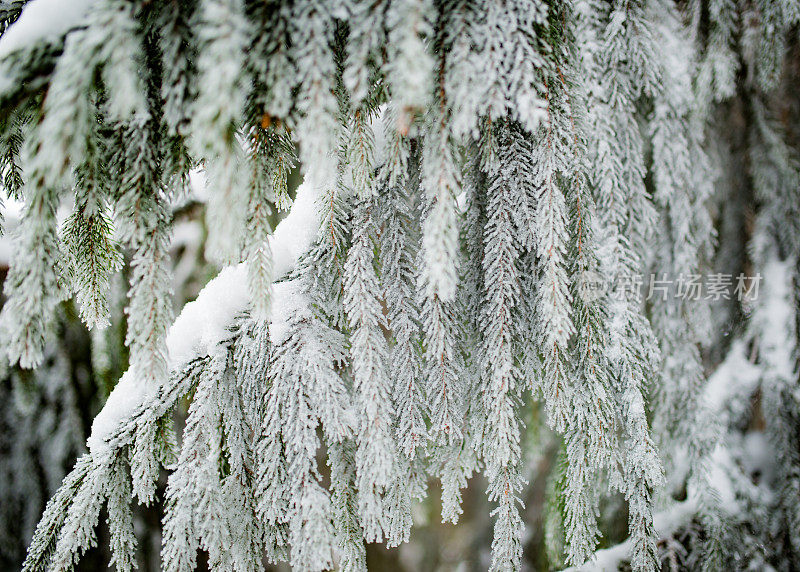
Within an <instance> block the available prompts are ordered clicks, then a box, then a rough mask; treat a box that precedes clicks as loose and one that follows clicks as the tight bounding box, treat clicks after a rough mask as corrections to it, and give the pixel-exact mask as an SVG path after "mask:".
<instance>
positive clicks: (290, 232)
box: [87, 183, 320, 456]
mask: <svg viewBox="0 0 800 572" xmlns="http://www.w3.org/2000/svg"><path fill="white" fill-rule="evenodd" d="M319 195H320V193H319V190H317V189H315V188H312V187H311V185H308V184H305V183H304V184H302V185H300V187H299V188H298V189H297V198H296V199H295V201H294V204H293V205H292V209H291V211H290V212H289V214H288V215H287V216H286V218H284V219H283V220H282V221H281V222H280V223H278V226H277V227H276V228H275V232H274V233H273V235H272V236H271V237H270V246H271V247H272V252H273V257H274V260H273V265H274V269H275V276H283V275H285V274H287V273H288V272H290V271H291V270H292V269H293V268H294V266H295V265H296V264H297V261H298V260H299V258H300V256H301V255H302V254H303V253H304V252H305V251H306V250H308V248H309V247H310V246H311V244H312V242H313V241H314V239H315V238H316V234H317V229H318V228H319V218H318V216H317V212H318V211H317V208H316V202H317V199H318V197H319ZM301 296H302V292H301V291H300V289H299V282H298V281H296V280H290V281H287V282H283V283H278V284H274V285H273V303H272V311H271V312H272V313H271V316H270V329H271V337H272V339H273V340H277V339H283V338H284V337H285V336H286V334H287V331H288V326H289V322H290V321H291V319H292V318H293V317H295V316H296V315H297V313H298V311H299V309H301V308H303V307H307V305H306V304H305V301H304V300H303V299H302V298H301ZM249 303H250V296H249V294H248V290H247V265H246V263H244V262H243V263H240V264H237V265H236V266H229V267H227V268H224V269H223V270H222V271H221V272H220V273H219V274H218V275H217V276H216V277H215V278H214V279H213V280H211V281H210V282H209V283H208V284H207V285H206V286H205V288H203V289H202V290H201V291H200V294H198V296H197V299H196V300H194V301H193V302H189V303H188V304H186V305H185V306H184V307H183V310H182V311H181V313H180V315H179V316H178V318H177V319H176V320H175V322H174V323H173V324H172V326H171V327H170V329H169V332H168V333H167V353H168V360H169V368H170V371H177V370H179V369H181V368H182V367H184V366H185V365H186V364H188V363H189V362H190V361H191V360H193V359H195V358H198V357H202V356H206V355H211V354H212V353H213V352H214V351H216V350H217V347H218V345H219V343H220V342H221V341H222V340H223V339H225V337H227V336H228V335H229V331H228V327H229V326H230V325H231V324H232V323H233V321H234V318H235V317H236V315H237V314H240V313H241V312H243V311H244V310H246V309H247V307H248V305H249ZM157 389H158V388H157V387H152V386H148V384H146V383H145V382H143V381H142V380H140V379H138V378H137V377H136V376H135V375H134V374H133V373H132V371H131V370H130V369H129V370H128V371H127V372H125V374H124V375H123V376H122V378H121V379H120V381H119V383H117V385H116V386H115V387H114V390H113V391H112V392H111V395H110V396H109V397H108V401H106V404H105V406H104V407H103V409H102V410H101V411H100V413H99V414H98V415H97V417H95V420H94V422H93V423H92V434H91V436H90V437H89V439H88V440H87V445H88V447H89V451H90V452H91V453H92V455H94V456H97V455H102V454H104V453H106V452H107V450H108V446H109V445H108V442H107V440H108V438H109V437H110V436H111V435H112V434H113V432H114V431H115V430H116V429H117V428H118V427H119V425H120V424H121V423H122V422H124V421H125V420H126V419H127V418H129V417H130V416H131V415H132V414H133V413H134V412H135V411H136V409H137V408H138V407H139V406H140V404H142V403H144V402H145V401H146V400H147V399H149V398H151V397H153V396H154V395H155V394H156V391H157Z"/></svg>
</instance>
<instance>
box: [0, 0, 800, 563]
mask: <svg viewBox="0 0 800 572" xmlns="http://www.w3.org/2000/svg"><path fill="white" fill-rule="evenodd" d="M798 24H800V7H798V4H797V2H794V1H791V0H781V1H767V0H756V1H750V0H748V1H745V0H694V1H690V2H673V1H671V0H613V1H610V2H606V1H601V0H377V1H376V0H373V1H366V0H344V1H342V0H291V1H290V0H259V1H255V0H72V1H70V2H64V1H62V0H30V1H28V2H25V1H16V0H15V1H3V2H0V182H1V183H2V187H3V188H4V190H5V193H6V195H7V197H8V198H13V199H14V200H17V201H21V202H23V203H24V211H23V215H22V218H21V221H20V223H19V225H18V226H17V227H16V228H15V229H14V230H13V254H12V257H11V265H10V269H9V272H8V276H7V278H6V280H5V287H4V288H5V289H4V292H5V297H6V299H5V302H4V304H3V308H2V313H1V314H0V336H1V337H0V340H1V343H0V347H2V351H3V354H4V358H3V359H6V360H7V361H8V363H9V364H10V365H11V366H13V367H21V368H36V367H50V365H48V364H46V363H45V364H44V365H43V362H44V358H45V355H46V353H47V352H46V348H47V343H48V341H49V340H51V339H52V332H51V329H52V323H53V317H54V315H55V313H56V310H57V309H58V307H59V304H60V303H61V302H63V301H64V300H65V299H67V298H70V297H74V299H75V302H76V304H77V306H78V308H79V314H80V318H81V319H82V320H83V322H84V323H85V325H86V327H88V328H94V329H100V328H103V327H105V326H107V325H108V324H109V321H110V317H111V314H112V310H113V308H111V306H110V301H109V300H110V289H111V283H112V281H113V280H114V275H115V273H117V272H119V271H120V270H121V268H122V267H123V265H124V260H125V258H124V257H123V253H125V254H128V255H129V260H130V268H129V269H128V272H127V276H128V277H129V282H130V284H129V287H128V296H127V306H126V309H125V312H126V316H127V335H126V337H125V343H126V345H127V346H128V348H129V350H130V360H129V362H130V366H129V369H128V370H127V372H126V373H125V374H124V375H123V376H122V378H121V379H120V380H119V382H118V383H117V384H116V386H115V388H114V390H113V392H112V393H111V395H110V396H109V398H108V400H107V402H106V404H105V406H104V407H103V409H102V411H101V412H100V413H99V415H98V416H97V417H96V418H95V420H94V423H93V425H92V433H91V437H90V438H89V440H88V443H87V448H88V450H87V452H85V453H84V454H83V455H82V456H81V457H80V458H79V459H78V461H77V463H76V464H75V467H74V468H73V470H72V472H71V473H69V475H68V476H67V477H66V478H65V479H64V481H63V484H62V485H61V488H60V489H58V492H57V493H56V494H55V495H54V496H53V498H52V499H51V500H50V502H49V503H48V505H47V508H46V510H45V512H44V514H43V515H42V517H41V520H40V522H39V525H38V527H37V528H36V531H35V533H34V535H33V538H32V540H31V542H30V546H29V549H28V554H27V559H26V560H25V562H24V567H23V569H24V570H25V571H26V572H39V571H45V570H70V569H72V568H73V567H74V566H75V565H76V563H77V562H78V561H79V560H80V558H81V556H82V555H83V554H84V553H85V552H86V551H87V550H88V549H89V548H91V547H92V546H94V545H95V544H96V543H97V534H96V530H95V529H96V527H97V525H98V521H99V519H100V516H101V514H105V515H107V525H108V526H107V530H108V539H109V550H110V553H111V554H112V563H113V565H114V566H115V567H116V569H117V570H120V571H123V570H131V569H133V568H134V567H136V565H137V534H136V530H135V527H134V518H133V513H132V507H133V506H134V504H135V503H142V504H145V505H149V504H152V503H158V504H159V505H160V506H161V507H163V522H162V524H163V527H162V547H161V565H162V568H163V569H165V570H174V571H186V572H189V571H191V570H194V569H195V568H196V567H197V566H198V554H199V553H200V552H203V553H204V554H205V556H204V558H205V560H206V561H207V566H208V568H209V569H211V570H218V571H231V570H233V571H241V572H252V571H255V570H263V569H264V568H265V566H266V565H267V563H277V562H281V561H285V562H288V563H289V564H290V565H291V566H292V568H293V569H297V570H328V569H333V568H337V569H342V570H363V569H366V566H367V558H366V550H367V549H366V546H367V544H369V543H385V544H386V545H387V546H388V547H394V546H398V545H400V544H403V543H405V542H408V541H409V538H410V536H411V531H412V527H413V525H414V520H415V511H414V510H413V508H414V506H415V504H416V503H420V502H426V499H427V498H430V495H428V492H429V491H428V489H429V487H431V488H432V487H437V488H438V487H440V489H441V519H442V521H443V522H448V523H457V521H458V519H459V517H460V515H461V514H462V512H463V509H462V506H461V504H462V495H463V491H464V489H465V488H466V487H468V486H472V487H475V486H485V487H486V496H487V502H488V504H489V505H490V506H491V508H490V515H491V518H492V519H493V539H492V540H491V555H488V554H487V555H486V559H485V561H484V562H482V563H480V564H476V563H474V564H475V566H478V567H483V568H485V567H489V569H491V570H494V571H506V570H521V569H525V568H526V567H528V566H529V564H530V562H526V560H525V550H526V543H527V542H528V541H529V537H530V535H529V534H528V531H527V530H526V523H527V522H528V517H529V516H530V515H528V514H527V512H526V506H525V503H526V498H527V496H528V495H527V490H528V487H529V486H530V482H531V480H532V479H535V478H538V477H539V476H541V475H538V474H537V473H536V471H537V470H539V469H536V468H533V465H534V463H532V462H531V459H532V458H534V457H535V456H536V455H537V454H539V453H541V451H540V450H539V449H540V448H541V447H543V446H544V445H543V443H555V445H554V447H555V450H556V451H557V453H556V455H557V457H558V460H557V463H555V465H556V466H555V468H554V469H553V470H552V472H551V473H550V474H547V475H545V476H546V477H547V478H548V479H549V483H550V484H549V485H548V486H547V489H546V490H547V499H546V502H545V504H546V506H547V514H546V515H545V516H544V517H543V519H544V521H545V523H546V524H545V528H546V531H545V532H546V544H547V549H548V554H547V559H548V565H549V566H550V567H553V568H556V567H563V566H575V567H579V566H583V565H586V566H589V567H592V566H595V567H599V568H600V569H604V570H607V569H617V567H618V566H619V565H620V564H621V563H629V566H630V567H631V568H632V569H633V570H636V571H655V570H660V569H661V568H662V566H664V565H671V566H674V567H673V568H672V569H678V568H679V566H685V567H686V568H688V569H698V568H699V567H700V566H701V565H703V566H705V567H706V568H708V569H717V568H719V567H723V566H725V565H726V564H727V565H729V566H733V567H734V568H736V567H744V564H743V563H744V562H747V563H749V565H750V566H751V567H752V566H754V565H755V566H756V567H758V566H759V564H758V563H759V562H761V563H763V564H764V566H766V565H767V563H771V564H775V562H778V561H780V559H781V557H786V558H795V559H797V558H800V536H798V532H797V531H798V530H800V511H798V498H797V495H798V491H800V450H798V445H797V443H798V439H797V435H798V419H800V398H798V395H800V391H798V385H797V383H798V380H797V359H798V355H800V354H799V353H798V346H797V341H798V331H799V330H800V327H799V325H800V320H798V319H797V316H798V295H797V283H798V269H799V268H800V266H798V261H800V225H799V224H798V221H800V190H799V189H800V184H798V183H800V171H799V170H798V166H799V165H800V162H799V161H798V158H797V156H796V152H795V150H794V148H793V147H792V145H791V144H790V143H789V142H788V141H790V136H789V134H787V133H785V132H784V126H783V125H782V124H781V122H780V120H779V119H780V118H779V117H778V116H777V115H776V114H775V113H774V108H773V105H772V103H773V102H772V100H771V94H773V93H774V92H775V90H777V89H780V86H781V85H782V83H781V82H782V81H783V80H782V78H783V74H784V73H788V72H784V67H786V66H784V65H783V59H784V57H785V55H786V53H787V51H788V50H789V44H791V43H792V42H793V43H794V44H792V45H795V44H796V38H795V36H792V35H791V34H790V32H792V34H795V35H796V30H797V26H798ZM796 47H797V46H796V45H795V49H796ZM737 106H738V107H737ZM737 109H744V111H736V110H737ZM735 112H736V113H743V114H744V115H745V116H746V118H747V129H748V131H747V133H746V135H745V136H743V137H740V140H735V141H732V140H730V138H731V136H730V133H729V132H727V131H725V130H724V129H722V128H721V127H720V126H721V125H723V124H725V122H726V121H729V122H730V121H732V120H731V119H730V117H729V115H730V114H733V113H735ZM295 165H298V166H299V168H300V170H301V172H302V175H303V178H304V179H303V180H304V182H303V183H302V184H301V185H300V186H299V188H297V189H293V188H291V187H292V185H291V184H290V182H289V179H290V176H289V175H290V172H291V171H292V170H293V168H294V167H295ZM738 170H742V172H741V173H740V174H741V177H739V176H738V175H737V173H739V171H738ZM198 171H201V172H202V173H203V174H204V177H203V178H204V180H205V181H206V187H207V188H206V193H207V200H206V201H205V225H206V227H207V231H208V241H207V243H206V246H207V254H208V257H209V259H210V260H213V261H214V262H215V263H218V264H219V265H220V270H219V274H218V275H217V276H216V277H215V278H213V279H212V280H211V281H210V282H209V283H208V284H207V285H206V286H205V288H204V289H203V290H202V292H201V293H200V294H199V295H198V297H197V299H196V300H195V301H193V302H190V303H188V304H187V305H186V306H185V307H184V308H183V310H182V311H180V313H179V315H178V317H177V318H175V319H174V320H173V310H172V302H171V300H170V294H171V288H172V277H171V276H170V272H169V268H170V266H169V264H168V262H169V260H168V259H169V245H170V240H171V235H172V233H173V230H174V218H175V217H174V214H175V209H176V205H178V204H179V202H180V200H181V199H182V198H183V197H184V195H185V188H186V186H187V182H188V181H189V178H190V174H192V175H193V176H194V175H195V173H196V172H198ZM723 173H733V175H729V176H727V177H724V176H722V174H723ZM742 180H745V181H747V182H748V183H747V184H748V185H749V187H748V188H747V189H746V190H743V187H742V184H743V183H742V182H741V181H742ZM737 201H738V202H737ZM747 201H750V202H747ZM745 204H746V205H747V208H745ZM70 209H71V212H70ZM748 209H749V210H748ZM276 213H278V215H279V216H278V217H277V218H279V219H280V222H279V223H278V224H277V226H276V227H275V228H274V229H273V228H272V221H274V220H276V217H275V214H276ZM745 219H746V220H747V223H748V230H747V233H748V236H746V237H742V236H741V228H742V226H743V225H744V221H745ZM726 241H730V242H728V243H726ZM745 241H747V242H748V245H747V248H746V259H747V260H746V261H744V260H743V257H744V255H742V256H741V257H739V258H737V257H736V254H735V253H734V254H731V252H730V251H727V250H726V248H727V245H728V244H733V243H734V242H735V243H737V244H739V243H741V244H744V242H745ZM743 250H744V247H743ZM712 271H715V272H716V273H722V272H727V273H729V274H730V275H733V276H737V275H740V274H741V273H742V272H745V271H748V272H749V274H748V275H752V276H756V275H757V276H758V277H759V279H760V278H761V277H762V276H763V284H762V294H763V295H762V296H761V297H760V298H758V299H749V298H748V299H744V300H743V301H742V304H743V306H740V305H737V304H736V303H735V302H734V301H732V300H726V299H713V300H709V299H708V298H702V299H690V298H687V297H683V298H679V297H676V296H671V297H668V296H664V297H663V298H662V297H658V296H648V297H647V298H643V297H637V296H627V295H625V294H626V292H623V291H622V286H620V284H621V282H620V281H619V280H618V279H617V278H619V277H620V276H648V275H649V276H653V277H655V276H665V275H668V274H669V275H671V276H678V275H683V274H686V275H690V274H691V275H695V274H700V273H702V272H707V273H709V274H711V273H712ZM741 275H742V276H743V275H744V274H741ZM587 276H595V277H600V278H601V279H603V280H605V281H606V283H607V284H609V285H610V286H609V287H608V288H603V289H600V290H597V291H592V292H589V293H587V290H586V289H585V288H584V287H583V284H584V283H583V282H582V281H583V280H585V279H586V277H587ZM749 292H751V293H752V292H753V289H750V290H749ZM742 308H743V310H742ZM712 313H714V314H715V315H718V316H728V317H730V316H733V315H737V316H738V315H740V314H742V315H743V316H744V317H742V318H741V319H743V320H744V319H745V318H747V319H748V320H749V321H747V326H746V327H745V328H742V331H741V332H739V334H738V337H737V339H736V340H735V341H734V342H733V343H729V341H728V340H723V339H722V336H721V335H720V336H717V335H716V333H715V332H714V329H715V328H719V327H720V324H719V323H715V322H714V321H713V320H712V319H711V318H710V316H711V315H712ZM721 356H725V357H724V358H723V357H721ZM710 364H713V365H717V364H721V365H719V367H718V368H717V369H716V372H715V373H714V374H713V375H711V376H710V377H708V378H707V374H708V373H709V372H710V369H711V368H710ZM753 395H757V396H758V399H759V400H760V406H761V407H762V408H763V413H764V418H765V419H767V429H766V430H765V435H767V437H768V438H769V439H770V442H771V443H772V446H774V447H775V448H776V449H777V450H778V451H779V453H778V455H779V456H781V458H782V459H783V461H782V462H781V465H780V467H779V468H777V469H776V468H774V467H773V469H772V470H771V472H770V473H769V475H768V479H767V480H768V482H767V484H766V485H764V486H767V487H770V488H769V490H768V492H764V490H762V489H760V488H759V485H757V484H754V482H753V480H752V479H751V478H750V476H751V473H749V472H748V471H749V470H750V469H748V467H749V465H748V464H747V463H748V462H751V460H749V459H744V453H743V450H744V449H743V447H744V446H745V445H743V444H742V443H743V439H744V438H743V437H742V427H745V426H747V425H748V423H749V422H750V421H749V420H748V419H747V418H746V416H745V413H744V411H745V409H744V408H743V406H741V404H742V403H744V402H746V401H747V400H748V399H750V397H751V396H753ZM176 410H181V411H183V412H185V415H181V416H176V415H175V413H176ZM184 410H185V411H184ZM176 418H179V419H183V420H185V421H184V422H182V423H181V425H180V426H177V427H176V426H175V424H174V421H175V419H176ZM535 435H538V436H539V438H534V436H535ZM542 435H545V437H541V436H542ZM477 475H480V477H481V478H474V477H476V476H477ZM163 478H166V488H165V490H164V489H163V487H162V488H161V490H160V489H159V482H160V479H163ZM765 498H766V499H768V500H764V499H765ZM608 499H612V500H611V501H609V500H608ZM612 501H613V502H612ZM609 503H610V506H612V507H613V506H617V507H619V511H620V514H622V515H623V516H622V520H624V519H627V536H626V535H625V534H623V535H622V537H621V538H622V540H623V541H622V542H621V543H620V544H617V545H615V546H611V547H609V546H608V542H606V540H605V536H606V535H607V534H608V528H609V527H608V522H607V521H608V518H607V514H606V513H607V512H608V511H607V510H605V509H603V510H601V508H602V507H605V506H606V505H607V504H609ZM614 503H616V504H614ZM437 506H438V505H437ZM758 510H761V511H763V514H761V513H759V516H752V517H751V516H747V515H748V514H749V513H748V511H750V512H752V513H753V514H755V513H756V512H757V511H758ZM748 519H758V525H757V526H756V525H753V524H752V522H753V520H748ZM617 520H619V519H617ZM742 522H745V523H747V525H746V526H742V525H741V523H742ZM456 526H458V525H457V524H456ZM776 530H785V531H786V532H785V533H782V534H780V535H778V533H776V532H775V531H776ZM777 536H779V537H780V538H777ZM601 543H603V546H602V547H603V549H602V550H599V548H600V546H601ZM681 543H683V545H682V546H680V548H676V546H677V545H680V544H681ZM733 547H735V549H734V548H733ZM487 548H488V542H487ZM759 558H760V560H759ZM795 561H797V560H795ZM664 562H666V563H667V564H664ZM754 562H755V563H756V564H753V563H754ZM778 568H779V569H781V568H780V566H778Z"/></svg>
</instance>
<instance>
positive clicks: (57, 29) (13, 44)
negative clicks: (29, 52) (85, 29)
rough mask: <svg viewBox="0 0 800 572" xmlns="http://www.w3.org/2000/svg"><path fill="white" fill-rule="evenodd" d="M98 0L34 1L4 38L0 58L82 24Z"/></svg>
mask: <svg viewBox="0 0 800 572" xmlns="http://www.w3.org/2000/svg"><path fill="white" fill-rule="evenodd" d="M94 2H95V0H31V2H28V4H26V5H25V8H24V9H23V11H22V14H21V15H20V17H19V20H17V21H16V22H14V23H13V24H12V25H11V26H10V27H9V28H8V30H6V32H5V34H3V36H2V38H0V59H2V58H4V57H6V56H7V55H8V54H10V53H12V52H15V51H17V50H20V49H23V48H27V47H30V46H32V45H34V44H36V43H37V42H40V41H42V40H52V39H55V38H59V37H61V36H63V35H64V34H66V33H67V32H68V31H69V30H71V29H72V28H75V27H76V26H78V25H80V23H81V21H82V20H83V18H84V16H85V15H86V14H87V13H88V11H89V7H90V6H91V5H92V4H94Z"/></svg>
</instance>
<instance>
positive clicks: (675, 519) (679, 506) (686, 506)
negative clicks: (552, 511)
mask: <svg viewBox="0 0 800 572" xmlns="http://www.w3.org/2000/svg"><path fill="white" fill-rule="evenodd" d="M695 512H697V504H696V502H695V501H694V500H693V499H687V500H685V501H683V502H679V503H675V504H674V505H672V506H670V507H669V508H667V509H665V510H663V511H660V512H657V513H656V514H654V515H653V525H654V527H655V529H656V535H657V536H658V537H659V538H664V537H665V536H668V535H670V534H671V533H672V532H674V531H675V530H677V529H678V528H680V527H681V525H683V524H684V523H685V522H686V521H688V520H689V519H690V518H691V517H692V516H693V515H694V514H695ZM630 551H631V539H630V538H628V539H627V540H626V541H625V542H621V543H620V544H615V545H614V546H612V547H610V548H604V549H603V550H598V551H597V552H595V553H594V555H595V558H594V560H593V561H591V562H587V563H586V564H584V565H583V566H579V567H572V568H567V569H566V570H568V571H573V572H575V571H578V570H582V571H589V570H592V571H595V570H596V571H608V570H618V569H619V565H620V564H621V563H622V562H624V561H626V560H627V559H628V557H629V556H630ZM565 572H566V571H565Z"/></svg>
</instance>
